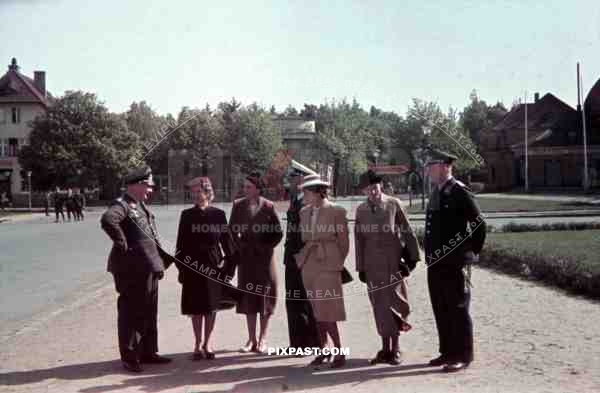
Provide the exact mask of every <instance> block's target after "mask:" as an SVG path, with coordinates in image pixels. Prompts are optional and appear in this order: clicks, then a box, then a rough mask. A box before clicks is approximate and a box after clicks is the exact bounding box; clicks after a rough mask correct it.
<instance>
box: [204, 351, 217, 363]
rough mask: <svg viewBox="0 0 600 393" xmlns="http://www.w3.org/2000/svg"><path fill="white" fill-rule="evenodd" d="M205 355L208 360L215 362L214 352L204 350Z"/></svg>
mask: <svg viewBox="0 0 600 393" xmlns="http://www.w3.org/2000/svg"><path fill="white" fill-rule="evenodd" d="M204 354H205V355H206V360H215V353H214V352H212V351H208V350H206V349H205V350H204Z"/></svg>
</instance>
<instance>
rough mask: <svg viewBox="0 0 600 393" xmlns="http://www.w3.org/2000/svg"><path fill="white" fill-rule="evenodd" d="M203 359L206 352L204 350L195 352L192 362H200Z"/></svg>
mask: <svg viewBox="0 0 600 393" xmlns="http://www.w3.org/2000/svg"><path fill="white" fill-rule="evenodd" d="M202 359H204V351H203V350H199V351H194V354H193V355H192V360H193V361H198V360H202Z"/></svg>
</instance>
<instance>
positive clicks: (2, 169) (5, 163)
mask: <svg viewBox="0 0 600 393" xmlns="http://www.w3.org/2000/svg"><path fill="white" fill-rule="evenodd" d="M48 97H49V96H48V94H47V93H46V73H45V72H44V71H34V75H33V79H31V78H29V77H28V76H26V75H23V74H21V73H20V72H19V66H18V65H17V59H15V58H13V59H12V61H11V63H10V65H9V66H8V71H7V72H6V74H4V75H3V76H2V77H1V78H0V195H1V194H2V193H3V192H6V193H7V195H8V196H9V198H10V197H11V195H14V194H17V193H21V192H26V191H27V187H28V182H27V174H26V173H22V171H21V167H20V165H19V161H18V153H19V150H20V148H21V147H22V146H23V145H26V144H27V143H28V139H29V133H30V132H31V128H30V125H29V123H30V122H31V121H32V120H33V119H35V117H36V116H38V115H40V114H44V113H46V110H47V109H48V105H49V100H48ZM34 175H35V174H34Z"/></svg>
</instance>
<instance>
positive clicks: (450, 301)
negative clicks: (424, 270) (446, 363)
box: [427, 266, 473, 362]
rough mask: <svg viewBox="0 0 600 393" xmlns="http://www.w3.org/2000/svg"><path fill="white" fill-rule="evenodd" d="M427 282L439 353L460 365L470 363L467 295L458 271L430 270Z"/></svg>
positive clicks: (468, 303) (469, 324)
mask: <svg viewBox="0 0 600 393" xmlns="http://www.w3.org/2000/svg"><path fill="white" fill-rule="evenodd" d="M427 281H428V284H429V295H430V297H431V305H432V307H433V314H434V316H435V322H436V325H437V329H438V335H439V342H440V353H441V354H443V355H445V356H448V357H451V358H457V359H458V360H461V361H469V362H470V361H472V360H473V324H472V321H471V316H470V314H469V306H470V302H471V291H470V288H469V285H468V283H467V281H466V279H465V276H464V275H463V271H462V269H460V268H459V267H454V266H449V267H445V266H444V267H433V268H430V269H429V270H428V274H427Z"/></svg>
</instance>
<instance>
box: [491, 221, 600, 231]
mask: <svg viewBox="0 0 600 393" xmlns="http://www.w3.org/2000/svg"><path fill="white" fill-rule="evenodd" d="M586 229H600V222H553V223H549V224H517V223H515V222H510V223H508V224H505V225H503V226H502V229H501V231H502V232H539V231H583V230H586Z"/></svg>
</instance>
